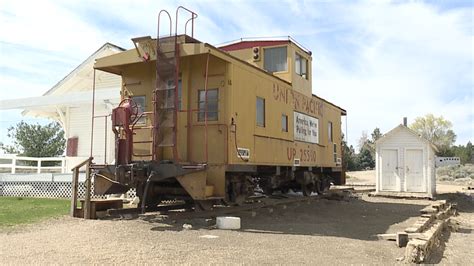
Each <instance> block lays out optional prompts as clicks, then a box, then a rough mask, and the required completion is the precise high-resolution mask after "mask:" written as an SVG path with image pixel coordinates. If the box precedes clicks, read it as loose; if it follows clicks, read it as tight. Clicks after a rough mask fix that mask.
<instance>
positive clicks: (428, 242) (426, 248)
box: [405, 200, 457, 263]
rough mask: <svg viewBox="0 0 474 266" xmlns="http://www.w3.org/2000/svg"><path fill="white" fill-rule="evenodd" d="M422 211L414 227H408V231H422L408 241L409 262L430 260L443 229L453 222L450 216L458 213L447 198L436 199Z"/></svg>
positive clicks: (407, 254) (407, 260) (406, 258)
mask: <svg viewBox="0 0 474 266" xmlns="http://www.w3.org/2000/svg"><path fill="white" fill-rule="evenodd" d="M420 212H421V213H422V215H421V217H420V218H419V219H418V221H416V222H415V224H414V226H413V227H410V228H407V229H406V230H405V232H407V233H420V232H423V233H422V234H417V235H416V236H415V237H414V238H413V239H411V240H410V241H408V243H407V246H406V250H405V261H406V262H408V263H423V262H425V261H426V260H428V258H429V256H430V255H431V254H432V252H433V249H435V248H436V247H437V246H438V245H439V242H440V241H441V240H440V238H441V235H442V232H443V230H444V229H445V228H446V227H448V226H449V225H450V224H451V218H450V216H452V215H456V214H457V211H456V205H455V204H451V203H447V202H446V200H440V201H436V202H435V203H433V204H431V205H430V206H427V207H426V208H424V209H422V210H421V211H420Z"/></svg>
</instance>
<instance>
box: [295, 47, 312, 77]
mask: <svg viewBox="0 0 474 266" xmlns="http://www.w3.org/2000/svg"><path fill="white" fill-rule="evenodd" d="M303 62H304V64H303ZM297 65H298V66H299V73H298V71H297V70H298V68H297ZM303 65H304V68H303ZM303 69H304V73H303V71H302V70H303ZM295 73H296V75H298V76H300V77H302V78H304V79H309V74H308V59H307V58H306V57H304V56H302V55H301V54H300V53H298V52H295Z"/></svg>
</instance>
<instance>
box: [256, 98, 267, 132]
mask: <svg viewBox="0 0 474 266" xmlns="http://www.w3.org/2000/svg"><path fill="white" fill-rule="evenodd" d="M259 100H262V103H263V109H262V111H263V116H262V117H263V123H259V119H258V117H259V116H258V111H259V108H258V101H259ZM255 115H256V117H255V124H256V125H257V126H259V127H265V126H266V119H265V115H266V111H265V98H263V97H259V96H257V98H256V102H255Z"/></svg>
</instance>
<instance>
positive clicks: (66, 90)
mask: <svg viewBox="0 0 474 266" xmlns="http://www.w3.org/2000/svg"><path fill="white" fill-rule="evenodd" d="M121 51H124V49H123V48H121V47H118V46H116V45H113V44H110V43H106V44H104V45H103V46H102V47H100V48H99V49H98V50H97V51H96V52H95V53H93V54H92V55H91V56H89V57H88V58H87V59H86V60H85V61H84V62H83V63H81V64H80V65H79V66H78V67H77V68H75V69H74V70H73V71H72V72H71V73H69V74H68V75H67V76H66V77H64V78H63V79H62V80H60V81H59V82H58V83H57V84H56V85H54V86H53V87H52V88H51V89H50V90H48V91H47V92H46V93H44V94H43V96H39V97H28V98H21V99H11V100H0V110H8V109H22V110H23V112H22V114H23V115H25V116H34V117H41V118H47V119H51V120H55V121H58V122H59V123H60V124H61V125H62V127H63V129H64V132H65V137H66V139H67V140H68V141H67V145H68V147H66V149H67V154H66V169H71V168H72V167H74V166H75V165H77V164H78V163H79V162H81V161H83V160H84V159H86V158H88V157H89V156H90V144H91V112H92V84H93V66H94V63H95V60H96V59H97V58H101V57H104V56H109V55H112V54H115V53H118V52H121ZM120 88H121V77H120V76H118V75H114V74H110V73H105V72H102V71H96V95H95V115H96V116H100V115H103V116H104V117H101V118H97V119H96V120H95V125H94V140H93V141H94V150H93V154H92V155H93V157H94V159H95V160H94V161H95V162H97V163H103V162H105V161H106V162H108V163H112V162H113V161H114V157H115V155H114V151H115V147H114V135H113V132H112V130H111V119H110V114H111V112H112V109H113V108H114V107H116V106H117V105H118V104H119V102H120ZM106 121H107V122H106ZM106 123H107V128H106ZM72 146H74V147H72Z"/></svg>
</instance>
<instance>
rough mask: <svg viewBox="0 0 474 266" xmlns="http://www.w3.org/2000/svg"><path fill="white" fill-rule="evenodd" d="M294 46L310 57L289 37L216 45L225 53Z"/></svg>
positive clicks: (236, 41)
mask: <svg viewBox="0 0 474 266" xmlns="http://www.w3.org/2000/svg"><path fill="white" fill-rule="evenodd" d="M290 43H292V44H294V45H295V46H297V47H298V48H300V49H301V50H302V51H304V52H305V53H307V54H308V55H310V56H311V54H312V53H311V51H310V50H309V49H307V48H306V47H304V46H303V45H301V44H300V43H298V42H297V41H295V40H294V39H293V38H291V37H290V36H284V37H270V38H240V39H238V40H234V41H230V42H227V43H223V44H220V45H217V48H219V49H221V50H224V51H226V52H230V51H236V50H242V49H248V48H252V47H257V46H258V47H267V46H275V45H282V44H290Z"/></svg>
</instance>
